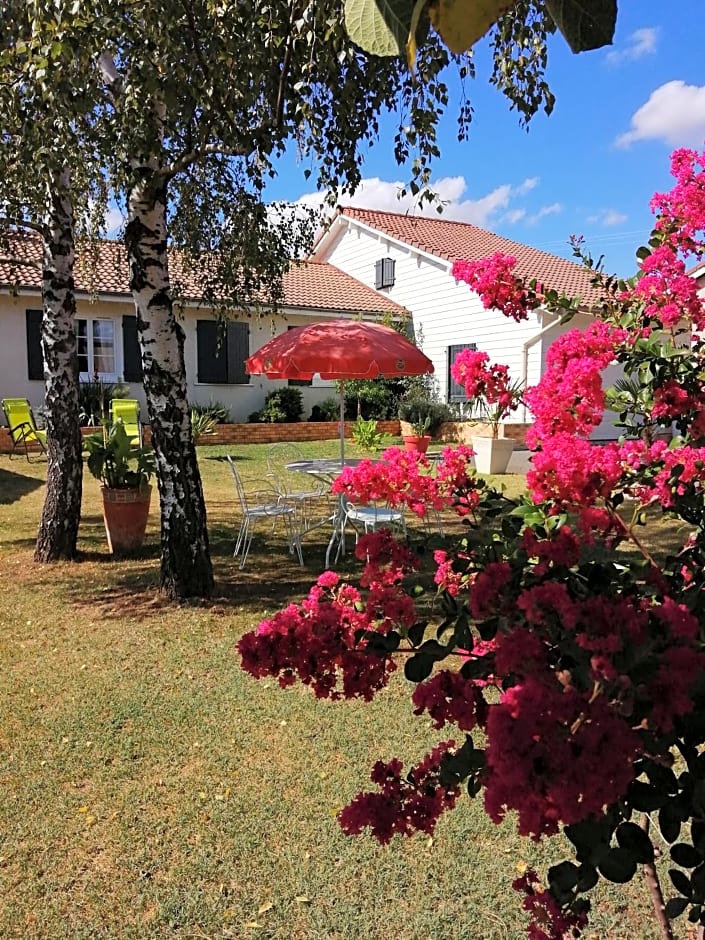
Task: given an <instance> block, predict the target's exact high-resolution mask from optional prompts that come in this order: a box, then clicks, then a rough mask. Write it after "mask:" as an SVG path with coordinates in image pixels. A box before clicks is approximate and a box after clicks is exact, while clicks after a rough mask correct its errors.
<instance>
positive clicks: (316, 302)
mask: <svg viewBox="0 0 705 940" xmlns="http://www.w3.org/2000/svg"><path fill="white" fill-rule="evenodd" d="M17 242H18V243H19V239H17ZM0 254H2V252H0ZM17 254H18V257H22V258H23V259H25V260H33V261H41V257H42V248H41V242H40V241H39V239H38V238H35V237H26V238H23V239H22V245H21V253H20V249H19V247H18V249H17ZM169 266H170V271H171V275H172V279H173V281H174V282H176V281H177V280H179V279H182V280H184V281H185V283H186V293H187V295H189V296H192V297H196V296H197V294H198V292H197V290H196V287H195V284H194V283H193V282H191V283H190V284H189V278H188V277H185V278H184V272H183V268H182V267H181V265H180V263H179V258H178V256H177V255H172V256H170V258H169ZM74 278H75V282H76V291H77V292H79V293H97V294H101V295H102V294H117V295H124V296H125V298H126V299H128V298H129V297H130V291H129V286H128V284H129V281H128V270H127V259H126V257H125V249H124V247H123V245H122V244H121V243H120V242H110V241H101V242H99V243H98V263H97V266H96V269H95V275H93V274H92V272H91V267H90V265H89V264H88V258H87V257H85V256H83V257H81V256H80V255H79V257H78V259H77V262H76V266H75V272H74ZM10 285H16V286H17V287H19V288H20V289H22V288H24V289H36V290H40V289H41V286H42V277H41V271H40V270H38V269H37V268H35V267H31V266H28V265H15V266H14V268H13V266H12V265H11V264H9V263H8V262H7V261H4V260H2V259H0V289H2V287H9V286H10ZM283 303H284V305H285V306H286V307H296V308H300V309H305V310H326V311H333V312H338V313H369V314H379V315H381V314H383V313H386V312H393V313H396V314H405V315H408V311H407V310H405V308H404V307H401V306H400V305H399V304H397V303H394V301H392V300H389V298H388V297H384V296H383V295H382V294H378V293H377V291H374V290H372V288H371V287H367V286H366V285H365V284H362V283H361V282H360V281H357V280H355V278H353V277H351V276H350V275H349V274H345V273H344V272H343V271H341V270H340V269H339V268H336V267H334V266H333V265H332V264H328V263H327V262H323V261H307V262H302V263H300V264H296V265H294V266H293V267H292V268H291V270H290V271H288V272H287V274H285V276H284V301H283Z"/></svg>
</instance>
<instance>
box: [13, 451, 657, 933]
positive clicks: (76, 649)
mask: <svg viewBox="0 0 705 940" xmlns="http://www.w3.org/2000/svg"><path fill="white" fill-rule="evenodd" d="M335 447H336V445H335V443H331V445H330V451H331V453H335ZM234 450H235V452H236V455H238V454H239V455H240V458H241V460H242V463H243V464H245V475H246V476H247V475H248V474H247V467H249V468H251V470H252V474H251V475H252V476H253V477H254V478H257V477H258V475H259V474H261V473H262V470H263V460H264V451H265V449H264V448H259V449H258V448H256V447H251V448H244V447H243V448H235V449H234ZM314 452H315V453H318V454H320V453H321V446H320V445H315V451H313V446H312V448H311V455H313V453H314ZM222 453H223V449H220V450H217V449H215V448H207V449H203V450H202V451H201V468H202V472H203V479H204V489H205V493H206V503H207V507H208V513H209V527H210V532H211V545H212V550H213V561H214V565H215V571H216V578H217V591H216V595H215V596H214V597H213V598H212V599H210V600H209V601H207V602H194V603H190V604H184V605H172V604H169V603H167V602H165V601H164V600H163V599H161V598H160V597H159V596H158V595H157V594H156V590H155V588H156V585H157V583H158V566H159V560H158V519H157V516H156V513H155V512H154V511H153V513H152V519H151V522H150V529H149V533H148V543H147V546H146V548H145V550H144V552H143V553H142V555H141V556H140V557H139V558H137V559H134V560H132V561H119V562H116V561H113V560H112V559H110V558H109V557H108V555H107V549H106V545H105V537H104V533H103V530H102V521H101V518H100V510H99V502H98V492H97V485H96V484H95V483H94V481H93V480H92V479H90V478H89V477H87V478H86V480H85V494H84V518H83V522H82V526H81V536H80V549H81V559H80V560H79V561H78V562H77V563H75V564H56V565H51V566H36V565H35V564H34V563H33V561H32V551H33V542H34V534H35V531H36V525H37V522H38V519H39V513H40V510H41V504H42V499H43V479H44V473H45V465H43V464H31V465H29V464H27V463H26V462H23V461H17V460H13V461H12V462H10V461H9V460H8V459H7V458H6V457H5V458H3V457H0V492H1V493H2V496H1V497H0V564H1V570H2V573H3V583H4V586H5V604H4V605H3V607H2V609H1V610H0V657H1V662H2V668H1V669H0V819H1V820H2V823H0V936H2V937H8V938H22V940H33V938H36V940H59V938H62V940H63V938H71V940H79V938H85V940H89V938H90V940H99V938H106V940H107V938H111V940H112V938H119V940H130V938H135V940H148V938H155V940H156V938H165V937H169V938H172V937H173V938H177V937H178V938H201V940H203V938H216V937H217V938H225V937H231V938H238V940H240V938H248V937H252V938H268V940H269V938H272V940H274V938H277V940H386V938H388V937H390V936H392V935H393V936H395V937H396V938H397V940H518V938H520V937H523V936H524V933H523V929H524V928H523V921H522V917H521V915H520V913H519V906H518V898H517V897H516V896H515V895H514V894H513V892H512V891H511V890H510V883H511V881H512V880H513V878H514V877H515V875H516V865H517V864H518V863H519V862H520V861H528V862H531V863H535V864H537V865H539V866H544V865H545V864H546V862H547V860H548V859H549V858H551V857H552V856H551V854H550V853H551V852H553V851H555V850H552V849H551V847H550V846H549V847H548V849H549V854H547V853H546V850H545V849H544V847H537V846H534V845H533V844H532V843H530V842H527V841H526V840H521V839H519V838H518V837H516V835H514V833H513V832H512V830H511V826H509V825H507V826H503V827H496V826H494V825H492V824H491V823H488V822H487V820H486V818H485V816H484V814H483V813H482V809H481V806H480V805H479V804H476V803H473V802H472V801H470V800H465V801H462V802H461V805H460V807H459V809H458V810H457V811H456V812H455V813H453V814H450V815H449V816H448V817H447V818H446V819H444V820H442V822H441V824H440V825H439V828H438V831H437V834H436V837H435V838H434V839H433V840H427V839H425V838H421V837H419V838H415V839H412V840H409V841H401V840H396V841H395V842H394V843H393V844H392V845H391V846H389V847H386V848H381V847H379V846H377V845H376V844H375V843H373V842H372V841H371V840H369V839H366V838H360V839H349V838H347V837H345V836H343V835H342V834H341V832H340V830H339V828H338V826H337V823H336V820H335V814H336V812H337V810H338V809H339V808H340V807H341V806H343V805H344V804H345V803H346V802H347V801H348V800H349V799H350V798H351V797H352V796H353V795H354V794H355V793H356V792H357V791H358V790H359V789H361V788H362V787H364V786H366V783H367V776H368V773H369V768H370V766H371V764H372V762H373V761H374V760H375V759H377V758H379V757H383V758H389V757H390V756H392V755H395V754H398V755H399V756H402V757H403V758H404V759H406V760H415V759H417V758H418V757H419V756H420V755H421V754H422V753H423V752H424V750H425V749H426V747H427V745H429V744H431V743H432V742H434V740H435V733H434V732H433V729H432V728H430V727H429V725H428V723H427V722H423V721H419V719H415V718H414V717H413V716H412V714H411V709H410V707H409V702H408V692H407V688H406V685H405V682H404V680H403V678H402V677H400V676H399V677H396V681H394V682H393V683H392V686H391V688H390V689H388V690H387V691H385V692H384V693H383V694H381V695H380V696H379V698H378V699H377V700H376V701H375V702H373V703H372V704H370V705H362V704H359V703H350V702H346V703H340V704H331V703H329V702H318V701H316V700H315V699H313V697H312V696H311V695H310V693H308V691H307V690H304V689H301V688H294V689H291V690H288V691H287V692H283V691H281V690H280V689H279V688H278V686H277V684H276V682H274V681H268V682H255V681H254V680H251V679H250V678H249V677H247V676H246V675H245V674H244V673H242V671H241V670H240V668H239V665H238V658H237V655H236V653H235V643H236V642H237V640H238V638H239V637H240V636H241V635H242V633H243V632H244V631H245V630H248V629H251V628H252V627H254V626H255V625H256V624H257V623H258V622H259V620H260V619H261V618H262V617H263V616H264V615H265V614H266V613H267V612H272V611H273V610H275V609H277V608H278V607H279V606H281V605H282V604H284V603H285V602H286V601H287V600H289V599H290V598H292V597H294V598H298V597H300V596H301V595H302V594H303V593H304V592H305V591H306V590H307V589H308V587H309V585H310V583H311V582H312V580H313V579H314V577H315V576H316V574H317V573H318V572H320V570H321V567H322V563H323V555H324V552H325V543H324V541H323V539H322V538H321V540H320V541H318V542H316V541H314V542H312V543H310V542H308V543H306V544H305V558H306V567H305V568H304V569H303V570H302V569H301V568H299V566H298V564H296V563H295V562H294V561H293V559H292V558H291V557H290V556H289V555H288V553H287V552H286V547H285V544H284V540H283V538H282V537H281V535H277V534H275V535H274V536H273V537H272V536H271V534H270V533H266V539H265V540H258V541H257V542H256V543H255V548H254V553H253V555H252V557H251V560H250V562H249V563H248V567H247V568H246V569H245V571H244V572H240V571H239V570H238V569H237V567H236V565H235V563H234V561H233V559H232V554H231V553H232V547H233V537H234V533H235V530H236V509H235V503H234V493H233V492H232V489H231V482H230V478H229V474H228V471H227V466H226V465H225V464H224V463H223V462H222V460H219V459H217V458H218V457H221V456H222ZM515 485H517V486H519V485H520V481H517V482H516V484H515ZM415 538H416V539H417V541H418V543H419V544H421V538H422V536H421V533H420V531H418V532H417V533H416V535H415ZM347 563H348V565H352V561H351V560H350V558H348V559H347ZM646 910H647V906H646V901H645V893H644V889H643V887H642V886H641V885H638V884H637V885H635V886H632V887H630V888H629V889H627V890H626V891H621V890H620V891H619V892H615V893H614V894H607V893H606V892H603V893H602V894H601V895H600V896H599V904H598V909H597V913H596V917H595V921H594V927H593V934H592V936H593V940H595V938H598V937H599V938H601V940H604V938H614V940H617V938H620V940H621V938H626V937H635V936H638V937H640V938H656V937H657V936H658V934H657V932H656V931H655V930H654V929H653V927H652V926H651V923H650V922H648V921H646V920H645V919H644V913H645V911H646Z"/></svg>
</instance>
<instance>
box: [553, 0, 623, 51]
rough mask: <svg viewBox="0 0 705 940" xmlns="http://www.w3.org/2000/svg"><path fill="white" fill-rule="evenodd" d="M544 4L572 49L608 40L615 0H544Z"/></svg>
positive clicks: (594, 46)
mask: <svg viewBox="0 0 705 940" xmlns="http://www.w3.org/2000/svg"><path fill="white" fill-rule="evenodd" d="M546 8H547V9H548V12H549V13H550V14H551V17H552V18H553V20H554V22H555V24H556V26H557V27H558V29H560V31H561V32H562V33H563V35H564V36H565V39H566V42H567V43H568V45H569V46H570V48H571V49H572V50H573V52H585V51H586V50H588V49H599V48H600V46H608V45H610V44H611V42H612V39H613V37H614V28H615V25H616V22H617V0H546Z"/></svg>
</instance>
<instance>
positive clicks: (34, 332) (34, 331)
mask: <svg viewBox="0 0 705 940" xmlns="http://www.w3.org/2000/svg"><path fill="white" fill-rule="evenodd" d="M25 316H26V320H27V378H28V379H43V378H44V357H43V356H42V311H41V310H26V311H25Z"/></svg>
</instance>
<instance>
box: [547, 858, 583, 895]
mask: <svg viewBox="0 0 705 940" xmlns="http://www.w3.org/2000/svg"><path fill="white" fill-rule="evenodd" d="M579 877H580V869H579V868H578V866H577V865H575V864H574V863H573V862H561V863H560V864H559V865H554V866H553V867H552V868H549V869H548V883H549V884H550V886H551V888H552V889H553V888H555V889H557V891H558V892H560V893H563V892H565V891H570V890H571V888H574V887H575V886H576V885H577V883H578V878H579Z"/></svg>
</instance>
